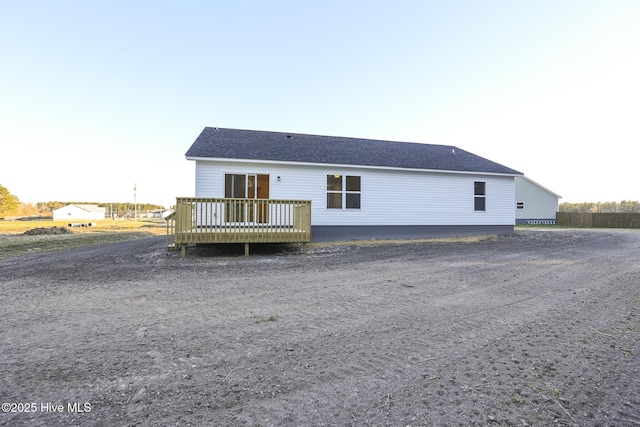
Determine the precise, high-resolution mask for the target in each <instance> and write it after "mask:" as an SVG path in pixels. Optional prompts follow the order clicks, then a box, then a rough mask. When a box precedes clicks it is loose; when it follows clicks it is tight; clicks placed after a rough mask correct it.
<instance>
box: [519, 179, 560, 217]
mask: <svg viewBox="0 0 640 427" xmlns="http://www.w3.org/2000/svg"><path fill="white" fill-rule="evenodd" d="M515 188H516V195H517V201H518V202H523V204H524V208H523V209H516V212H515V215H516V219H555V218H556V212H558V198H559V197H558V196H557V195H556V194H554V193H552V192H550V191H548V190H546V189H545V188H543V187H541V186H539V185H537V184H536V183H534V182H532V181H530V180H528V179H526V178H524V177H517V178H516V179H515Z"/></svg>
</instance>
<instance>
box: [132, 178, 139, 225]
mask: <svg viewBox="0 0 640 427" xmlns="http://www.w3.org/2000/svg"><path fill="white" fill-rule="evenodd" d="M137 192H138V184H137V183H136V184H133V220H134V221H137V220H138V199H137V197H138V194H137Z"/></svg>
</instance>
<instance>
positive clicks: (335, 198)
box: [327, 175, 362, 209]
mask: <svg viewBox="0 0 640 427" xmlns="http://www.w3.org/2000/svg"><path fill="white" fill-rule="evenodd" d="M361 199H362V178H361V177H359V176H355V175H327V209H360V207H361V202H362V200H361Z"/></svg>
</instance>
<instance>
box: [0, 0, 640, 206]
mask: <svg viewBox="0 0 640 427" xmlns="http://www.w3.org/2000/svg"><path fill="white" fill-rule="evenodd" d="M0 10H1V13H0V55H1V56H0V61H1V62H0V147H1V148H0V150H1V152H0V185H4V186H5V187H7V188H8V189H9V191H10V192H11V193H13V194H14V195H16V196H18V197H19V198H20V200H21V201H23V202H32V203H35V202H40V201H51V200H60V201H98V202H108V201H114V202H115V201H119V202H125V201H131V202H133V196H134V191H133V188H134V185H136V184H137V201H138V202H139V203H157V204H162V205H166V206H169V205H171V204H172V203H175V197H176V196H193V195H194V179H195V167H194V164H193V162H190V161H187V160H186V159H185V157H184V154H185V152H186V151H187V149H188V148H189V147H190V145H191V144H192V143H193V141H194V140H195V138H196V137H197V136H198V135H199V133H200V132H201V131H202V129H203V128H204V127H205V126H217V127H228V128H239V129H254V130H271V131H283V132H298V133H310V134H320V135H333V136H349V137H362V138H374V139H386V140H396V141H410V142H423V143H431V144H445V145H454V146H456V147H459V148H461V149H464V150H467V151H471V152H472V153H475V154H478V155H480V156H483V157H486V158H488V159H491V160H493V161H496V162H498V163H501V164H503V165H505V166H508V167H511V168H513V169H516V170H519V171H521V172H523V173H524V174H525V175H527V176H528V177H529V178H531V179H533V180H534V181H536V182H538V183H540V184H542V185H543V186H545V187H547V188H548V189H550V190H552V191H553V192H555V193H557V194H559V195H560V196H562V197H563V198H562V199H561V202H586V201H621V200H640V177H639V170H640V168H639V163H640V156H639V155H638V152H639V151H640V150H639V149H638V147H639V145H640V144H639V143H640V1H637V0H628V1H618V0H607V1H590V0H579V1H570V0H552V1H545V0H535V1H534V0H528V1H524V0H523V1H513V0H505V1H495V0H494V1H492V0H487V1H475V0H466V1H465V0H461V1H456V0H452V1H444V0H443V1H426V0H421V1H402V0H394V1H371V0H369V1H343V0H341V1H332V0H329V1H316V2H311V1H278V0H273V1H268V2H267V1H233V2H232V1H202V2H197V1H181V2H170V1H130V0H126V1H120V0H110V1H90V0H76V1H68V0H56V1H50V0H42V1H34V0H21V1H14V0H0Z"/></svg>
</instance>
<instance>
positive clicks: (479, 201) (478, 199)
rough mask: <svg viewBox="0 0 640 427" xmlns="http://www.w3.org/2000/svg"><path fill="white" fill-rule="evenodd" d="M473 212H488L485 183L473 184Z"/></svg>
mask: <svg viewBox="0 0 640 427" xmlns="http://www.w3.org/2000/svg"><path fill="white" fill-rule="evenodd" d="M473 210H474V211H476V212H483V211H486V210H487V183H486V182H484V181H475V182H474V183H473Z"/></svg>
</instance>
